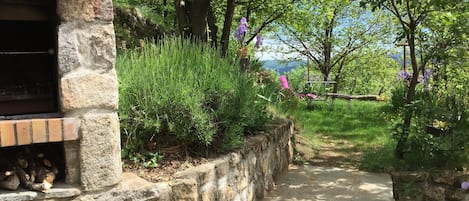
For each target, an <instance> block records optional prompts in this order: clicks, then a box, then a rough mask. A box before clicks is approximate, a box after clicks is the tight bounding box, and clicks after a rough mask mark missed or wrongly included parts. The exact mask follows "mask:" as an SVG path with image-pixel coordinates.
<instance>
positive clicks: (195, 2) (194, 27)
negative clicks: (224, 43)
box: [189, 0, 210, 41]
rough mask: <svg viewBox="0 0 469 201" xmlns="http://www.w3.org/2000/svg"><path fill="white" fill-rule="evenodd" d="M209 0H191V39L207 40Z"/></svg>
mask: <svg viewBox="0 0 469 201" xmlns="http://www.w3.org/2000/svg"><path fill="white" fill-rule="evenodd" d="M209 7H210V0H192V3H191V10H190V11H191V12H190V15H189V16H190V22H191V32H192V33H191V34H192V38H193V39H197V40H202V41H207V15H208V10H209Z"/></svg>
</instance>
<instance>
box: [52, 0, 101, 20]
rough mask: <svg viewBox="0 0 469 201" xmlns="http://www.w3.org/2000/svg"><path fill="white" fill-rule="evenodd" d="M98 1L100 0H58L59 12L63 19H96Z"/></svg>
mask: <svg viewBox="0 0 469 201" xmlns="http://www.w3.org/2000/svg"><path fill="white" fill-rule="evenodd" d="M96 1H100V0H57V14H58V15H59V17H60V19H61V20H62V21H71V20H84V21H92V20H94V19H95V8H94V7H95V5H96V4H97V3H96Z"/></svg>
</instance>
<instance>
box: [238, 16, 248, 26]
mask: <svg viewBox="0 0 469 201" xmlns="http://www.w3.org/2000/svg"><path fill="white" fill-rule="evenodd" d="M240 24H241V25H245V26H248V20H247V19H246V18H245V17H242V18H241V21H240Z"/></svg>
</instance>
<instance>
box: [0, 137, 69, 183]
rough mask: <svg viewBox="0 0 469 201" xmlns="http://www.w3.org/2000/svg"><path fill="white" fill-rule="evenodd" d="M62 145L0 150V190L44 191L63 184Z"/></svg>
mask: <svg viewBox="0 0 469 201" xmlns="http://www.w3.org/2000/svg"><path fill="white" fill-rule="evenodd" d="M63 147H64V146H63V143H48V144H34V145H28V146H15V147H6V148H1V149H0V190H7V191H16V190H34V191H46V190H49V189H51V188H53V186H54V185H56V184H57V183H64V182H65V164H64V148H63Z"/></svg>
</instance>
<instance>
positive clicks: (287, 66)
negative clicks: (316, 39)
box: [262, 54, 410, 75]
mask: <svg viewBox="0 0 469 201" xmlns="http://www.w3.org/2000/svg"><path fill="white" fill-rule="evenodd" d="M389 58H392V59H393V60H395V61H396V62H398V63H399V66H402V65H403V63H404V61H403V56H402V54H390V55H389ZM262 62H264V65H263V67H264V68H265V69H269V70H274V71H276V72H277V73H279V74H280V75H283V74H284V73H287V72H289V71H291V70H293V69H295V68H296V67H298V66H300V65H305V64H306V61H289V62H286V61H282V60H262ZM406 63H407V64H408V65H410V60H409V59H407V60H406Z"/></svg>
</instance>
